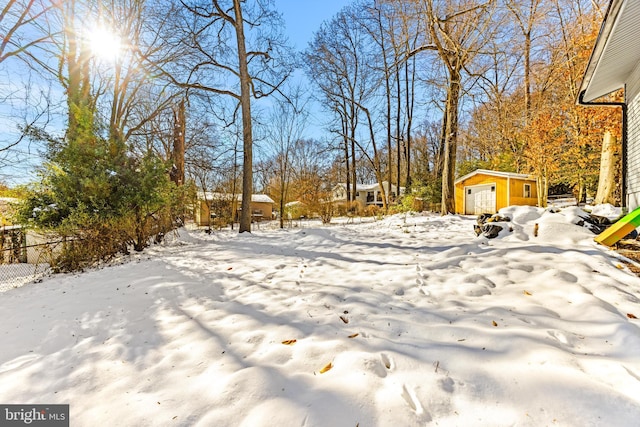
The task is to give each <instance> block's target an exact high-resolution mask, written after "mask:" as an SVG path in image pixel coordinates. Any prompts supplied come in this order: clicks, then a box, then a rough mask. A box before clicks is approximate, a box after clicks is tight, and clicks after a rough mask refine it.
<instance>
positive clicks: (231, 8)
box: [151, 0, 293, 233]
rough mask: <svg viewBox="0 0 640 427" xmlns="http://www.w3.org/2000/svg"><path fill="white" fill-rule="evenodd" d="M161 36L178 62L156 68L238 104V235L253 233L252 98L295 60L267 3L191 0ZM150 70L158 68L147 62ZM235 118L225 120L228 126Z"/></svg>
mask: <svg viewBox="0 0 640 427" xmlns="http://www.w3.org/2000/svg"><path fill="white" fill-rule="evenodd" d="M181 5H182V7H181V8H180V9H179V10H177V11H176V16H175V17H174V26H173V28H172V29H171V32H170V33H167V34H166V36H165V40H166V43H168V44H170V45H173V46H175V52H179V54H180V61H177V62H174V63H173V64H171V66H166V67H158V69H160V70H161V72H162V73H163V75H165V76H167V77H168V78H169V79H170V80H171V81H172V82H173V83H174V84H176V85H178V86H179V87H183V88H189V89H192V90H197V91H202V92H208V93H210V94H215V95H222V96H223V97H224V98H227V99H229V98H230V99H232V100H233V102H234V103H236V108H235V109H234V111H235V112H238V111H240V113H241V117H242V134H243V180H242V193H243V197H242V211H241V215H240V229H239V231H240V233H242V232H250V231H251V209H250V203H251V196H252V193H253V129H252V116H251V98H252V97H253V98H261V97H264V96H268V95H270V94H272V93H273V92H275V91H277V90H278V89H279V87H280V86H281V84H282V83H283V82H284V80H285V79H286V78H287V76H288V75H289V73H290V72H291V69H292V64H293V61H291V60H290V59H291V57H290V56H288V48H287V46H286V44H285V42H284V39H283V37H282V35H281V30H280V28H281V26H280V17H279V15H278V14H277V13H275V12H274V11H273V9H272V1H271V0H253V1H242V0H232V1H231V0H212V1H204V0H193V1H183V2H181ZM151 66H157V64H154V63H151ZM233 121H235V117H231V118H227V122H228V123H231V122H233Z"/></svg>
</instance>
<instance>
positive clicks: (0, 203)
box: [0, 197, 20, 227]
mask: <svg viewBox="0 0 640 427" xmlns="http://www.w3.org/2000/svg"><path fill="white" fill-rule="evenodd" d="M19 201H20V199H16V198H13V197H0V227H5V226H8V225H11V222H9V217H10V215H11V205H12V204H15V203H18V202H19Z"/></svg>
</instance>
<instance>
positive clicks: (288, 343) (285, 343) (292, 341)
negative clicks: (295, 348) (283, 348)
mask: <svg viewBox="0 0 640 427" xmlns="http://www.w3.org/2000/svg"><path fill="white" fill-rule="evenodd" d="M296 342H298V340H284V341H282V344H284V345H294V344H295V343H296Z"/></svg>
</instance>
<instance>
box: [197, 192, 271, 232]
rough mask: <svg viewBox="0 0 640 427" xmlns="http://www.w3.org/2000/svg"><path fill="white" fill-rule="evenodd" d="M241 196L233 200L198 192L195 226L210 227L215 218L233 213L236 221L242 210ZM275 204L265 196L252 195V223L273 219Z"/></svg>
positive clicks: (232, 198) (220, 195)
mask: <svg viewBox="0 0 640 427" xmlns="http://www.w3.org/2000/svg"><path fill="white" fill-rule="evenodd" d="M241 204H242V195H241V194H239V195H237V196H236V197H235V198H234V197H233V196H232V195H231V194H224V193H211V192H206V193H205V192H202V191H200V192H198V200H197V205H196V208H195V209H194V219H195V222H196V225H198V226H203V225H211V224H212V223H213V220H214V219H215V218H221V217H223V216H224V215H225V213H226V214H227V215H228V214H229V212H233V213H234V218H233V220H234V221H238V219H239V217H240V211H241V210H242V207H241ZM274 204H275V202H274V201H273V199H272V198H271V197H269V196H267V195H266V194H254V195H253V196H251V218H252V222H254V221H262V220H271V219H273V205H274Z"/></svg>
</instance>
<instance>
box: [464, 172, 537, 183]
mask: <svg viewBox="0 0 640 427" xmlns="http://www.w3.org/2000/svg"><path fill="white" fill-rule="evenodd" d="M476 175H489V176H499V177H503V178H517V179H526V180H529V181H533V182H535V181H536V178H535V177H533V176H531V175H527V174H524V173H514V172H501V171H492V170H488V169H476V170H474V171H473V172H471V173H468V174H466V175H465V176H462V177H460V178H458V179H456V182H455V184H458V183H459V182H462V181H464V180H465V179H469V178H471V177H472V176H476Z"/></svg>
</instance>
